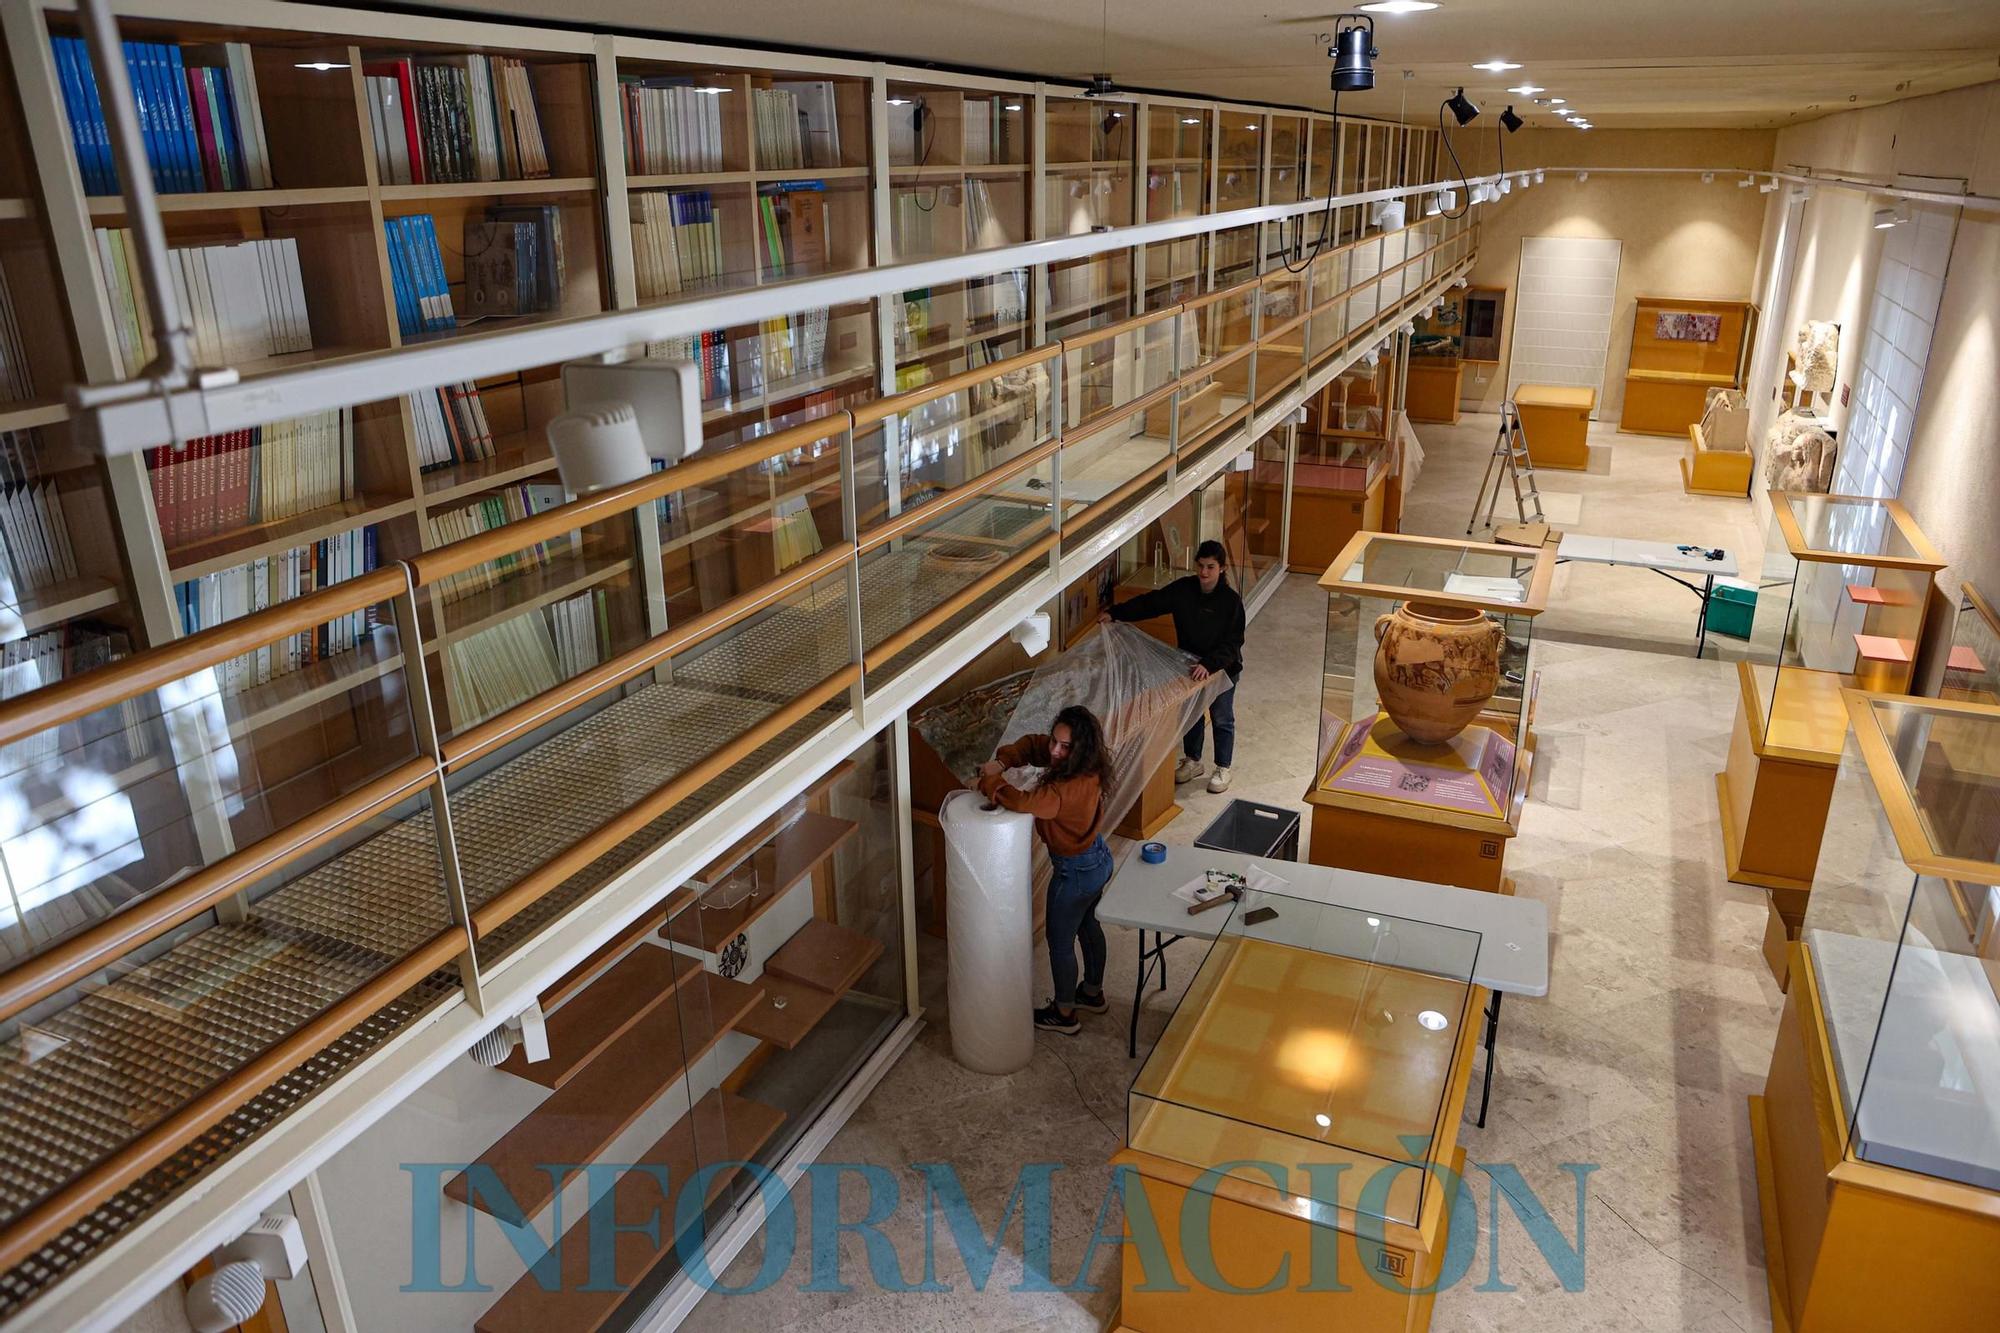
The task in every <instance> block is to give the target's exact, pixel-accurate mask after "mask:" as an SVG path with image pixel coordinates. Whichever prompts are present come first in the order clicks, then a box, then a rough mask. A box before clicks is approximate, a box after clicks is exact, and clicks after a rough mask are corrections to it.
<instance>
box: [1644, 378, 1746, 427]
mask: <svg viewBox="0 0 2000 1333" xmlns="http://www.w3.org/2000/svg"><path fill="white" fill-rule="evenodd" d="M1735 382H1736V377H1735V376H1733V375H1704V374H1699V373H1693V372H1690V373H1686V374H1682V373H1677V372H1673V371H1665V370H1634V371H1630V372H1628V373H1627V374H1626V376H1625V408H1624V410H1623V411H1622V412H1620V413H1619V416H1618V429H1620V430H1622V431H1626V432H1628V433H1630V434H1633V435H1682V434H1685V433H1686V432H1687V428H1688V427H1689V426H1690V425H1693V424H1694V423H1695V422H1698V421H1700V420H1701V413H1702V409H1703V408H1704V407H1706V406H1707V405H1708V391H1709V390H1710V389H1727V388H1729V387H1730V386H1731V385H1733V384H1734V383H1735Z"/></svg>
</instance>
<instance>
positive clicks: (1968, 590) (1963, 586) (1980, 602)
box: [1958, 581, 2000, 635]
mask: <svg viewBox="0 0 2000 1333" xmlns="http://www.w3.org/2000/svg"><path fill="white" fill-rule="evenodd" d="M1958 591H1959V593H1960V595H1962V596H1963V597H1964V598H1965V599H1966V600H1967V601H1969V602H1971V603H1972V609H1973V610H1974V611H1977V612H1978V613H1979V618H1980V619H1981V620H1983V621H1985V622H1986V628H1987V629H1988V630H1990V631H1991V632H1992V633H1994V634H1996V635H2000V614H1996V613H1995V612H1994V610H1993V604H1992V603H1991V602H1989V601H1987V600H1986V598H1985V597H1983V596H1981V595H1980V592H1979V589H1977V588H1975V587H1973V586H1972V584H1971V582H1970V581H1961V582H1960V583H1959V585H1958Z"/></svg>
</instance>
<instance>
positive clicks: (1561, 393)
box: [1514, 384, 1597, 472]
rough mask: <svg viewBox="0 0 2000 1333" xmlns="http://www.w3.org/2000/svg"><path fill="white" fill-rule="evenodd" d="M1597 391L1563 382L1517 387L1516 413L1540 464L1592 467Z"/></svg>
mask: <svg viewBox="0 0 2000 1333" xmlns="http://www.w3.org/2000/svg"><path fill="white" fill-rule="evenodd" d="M1596 408H1597V390H1595V389H1578V388H1571V387H1570V386H1568V385H1563V384H1523V385H1520V386H1518V387H1516V388H1515V390H1514V414H1515V415H1516V416H1517V417H1518V418H1520V422H1521V433H1522V434H1523V435H1526V436H1527V437H1528V459H1529V461H1531V462H1532V463H1534V465H1535V466H1536V467H1546V468H1558V469H1561V470H1564V471H1569V472H1581V471H1583V470H1584V469H1585V468H1587V467H1589V466H1590V445H1589V444H1588V443H1587V437H1588V436H1589V434H1590V414H1591V413H1592V412H1593V411H1595V410H1596Z"/></svg>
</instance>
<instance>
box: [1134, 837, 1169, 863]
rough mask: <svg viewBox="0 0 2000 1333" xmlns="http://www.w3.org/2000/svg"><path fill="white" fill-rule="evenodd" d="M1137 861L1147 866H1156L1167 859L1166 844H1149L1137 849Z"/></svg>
mask: <svg viewBox="0 0 2000 1333" xmlns="http://www.w3.org/2000/svg"><path fill="white" fill-rule="evenodd" d="M1139 859H1140V860H1141V861H1144V862H1146V863H1147V864H1149V865H1158V864H1159V863H1160V862H1162V861H1164V860H1166V859H1167V844H1165V843H1164V842H1149V843H1147V844H1145V845H1144V846H1143V847H1141V848H1140V849H1139Z"/></svg>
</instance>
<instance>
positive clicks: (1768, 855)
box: [1716, 491, 1944, 926]
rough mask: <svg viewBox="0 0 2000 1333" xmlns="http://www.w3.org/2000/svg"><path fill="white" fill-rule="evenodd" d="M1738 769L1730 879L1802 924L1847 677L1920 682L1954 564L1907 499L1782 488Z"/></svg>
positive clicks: (1725, 786) (1760, 602) (1748, 677)
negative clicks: (1920, 660) (1939, 597)
mask: <svg viewBox="0 0 2000 1333" xmlns="http://www.w3.org/2000/svg"><path fill="white" fill-rule="evenodd" d="M1769 494H1770V503H1771V518H1770V524H1769V529H1768V532H1767V539H1766V543H1765V548H1764V564H1763V570H1762V572H1761V574H1760V575H1759V578H1758V584H1759V586H1758V589H1757V605H1756V610H1755V614H1754V619H1753V620H1752V623H1751V634H1750V651H1749V653H1748V655H1747V656H1746V657H1745V658H1744V660H1742V661H1739V662H1738V663H1737V664H1736V669H1737V675H1738V684H1739V691H1738V693H1739V700H1738V708H1737V715H1736V726H1735V734H1734V735H1733V737H1732V739H1731V741H1730V747H1729V765H1728V767H1727V769H1726V770H1725V771H1724V772H1722V773H1721V774H1719V775H1718V776H1717V779H1716V782H1717V790H1718V792H1719V794H1720V799H1721V802H1722V819H1723V843H1724V848H1725V854H1726V855H1727V857H1728V867H1729V877H1730V878H1731V879H1733V880H1736V881H1738V882H1740V883H1745V884H1754V885H1758V886H1761V887H1763V888H1767V889H1771V890H1774V891H1776V892H1777V893H1779V894H1780V896H1781V899H1782V906H1783V910H1784V913H1785V915H1786V918H1787V920H1789V921H1790V922H1791V923H1792V924H1793V925H1794V926H1796V925H1797V923H1798V920H1799V918H1800V916H1801V915H1802V913H1803V911H1804V908H1805V903H1804V898H1803V895H1804V894H1805V893H1806V892H1808V891H1809V890H1810V889H1811V887H1812V878H1813V865H1814V862H1815V861H1816V859H1817V858H1818V855H1819V846H1820V831H1821V829H1822V827H1823V825H1824V821H1825V817H1826V806H1827V797H1828V794H1829V792H1830V790H1831V785H1832V781H1833V771H1834V769H1835V767H1836V766H1837V765H1838V763H1839V760H1840V752H1841V746H1842V741H1843V737H1844V736H1845V735H1846V731H1847V714H1846V710H1845V709H1843V708H1842V707H1841V705H1840V690H1841V688H1842V687H1843V686H1854V687H1857V688H1861V689H1874V690H1884V691H1888V692H1891V693H1901V692H1903V691H1905V690H1907V689H1909V688H1910V685H1911V673H1912V672H1913V670H1914V665H1915V659H1916V651H1917V645H1918V644H1919V643H1921V642H1922V641H1923V628H1924V616H1925V612H1926V609H1927V607H1928V605H1929V602H1930V593H1931V582H1932V579H1933V578H1934V576H1935V575H1936V573H1937V571H1938V570H1939V569H1942V568H1943V567H1944V560H1943V558H1942V557H1941V556H1939V555H1938V553H1937V552H1936V550H1935V549H1934V548H1932V546H1931V544H1930V542H1929V541H1927V540H1926V539H1925V538H1924V535H1923V533H1922V532H1921V531H1919V530H1918V528H1917V526H1916V524H1915V523H1914V522H1913V521H1912V520H1911V518H1910V515H1909V512H1908V511H1907V510H1905V509H1904V508H1903V506H1902V505H1901V504H1900V503H1898V502H1897V501H1895V500H1882V499H1874V498H1871V497H1867V496H1847V495H1815V494H1808V493H1803V492H1796V491H1772V492H1770V493H1769Z"/></svg>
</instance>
